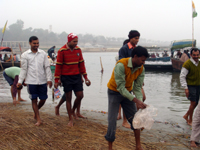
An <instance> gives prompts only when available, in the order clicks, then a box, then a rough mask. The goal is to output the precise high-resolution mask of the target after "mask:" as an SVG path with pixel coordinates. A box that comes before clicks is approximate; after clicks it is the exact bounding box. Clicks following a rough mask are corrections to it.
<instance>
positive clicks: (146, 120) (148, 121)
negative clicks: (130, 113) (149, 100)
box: [132, 105, 158, 130]
mask: <svg viewBox="0 0 200 150" xmlns="http://www.w3.org/2000/svg"><path fill="white" fill-rule="evenodd" d="M157 114H158V109H157V108H154V107H153V106H152V105H148V106H147V107H146V108H145V109H139V110H138V111H137V112H136V114H135V116H134V118H133V122H132V123H133V127H134V128H135V129H141V128H143V127H144V128H145V129H147V130H150V129H151V127H152V126H153V123H154V119H153V117H155V116H157Z"/></svg>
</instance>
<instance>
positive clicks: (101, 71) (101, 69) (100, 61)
mask: <svg viewBox="0 0 200 150" xmlns="http://www.w3.org/2000/svg"><path fill="white" fill-rule="evenodd" d="M100 63H101V73H103V65H102V61H101V57H100Z"/></svg>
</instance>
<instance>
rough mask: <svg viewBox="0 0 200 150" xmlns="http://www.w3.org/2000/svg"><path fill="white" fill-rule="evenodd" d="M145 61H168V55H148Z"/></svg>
mask: <svg viewBox="0 0 200 150" xmlns="http://www.w3.org/2000/svg"><path fill="white" fill-rule="evenodd" d="M146 61H170V56H168V57H155V58H152V57H149V58H147V60H146Z"/></svg>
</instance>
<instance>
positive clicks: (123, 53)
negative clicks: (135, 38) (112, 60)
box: [119, 46, 127, 60]
mask: <svg viewBox="0 0 200 150" xmlns="http://www.w3.org/2000/svg"><path fill="white" fill-rule="evenodd" d="M126 57H127V56H126V53H125V48H124V46H123V47H121V48H120V50H119V60H120V59H122V58H126Z"/></svg>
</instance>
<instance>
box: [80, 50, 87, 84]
mask: <svg viewBox="0 0 200 150" xmlns="http://www.w3.org/2000/svg"><path fill="white" fill-rule="evenodd" d="M79 67H80V68H79V70H80V73H81V74H82V75H83V77H84V78H85V80H87V79H88V78H87V73H86V69H85V62H84V59H83V55H82V52H81V50H80V56H79Z"/></svg>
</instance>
